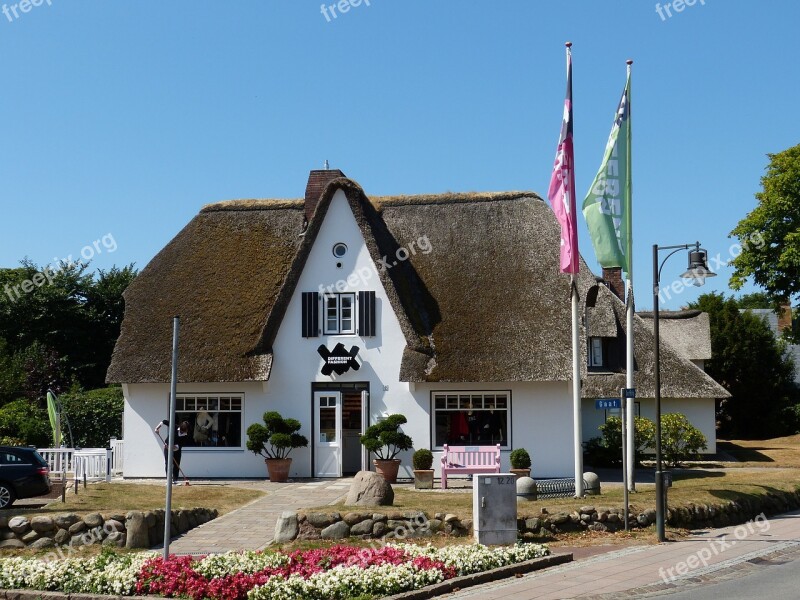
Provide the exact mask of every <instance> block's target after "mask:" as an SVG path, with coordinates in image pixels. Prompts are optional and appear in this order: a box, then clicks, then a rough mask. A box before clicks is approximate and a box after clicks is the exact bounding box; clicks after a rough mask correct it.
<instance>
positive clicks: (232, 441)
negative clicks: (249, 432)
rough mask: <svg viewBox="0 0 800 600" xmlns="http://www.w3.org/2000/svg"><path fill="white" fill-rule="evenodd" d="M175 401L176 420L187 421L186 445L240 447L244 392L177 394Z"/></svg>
mask: <svg viewBox="0 0 800 600" xmlns="http://www.w3.org/2000/svg"><path fill="white" fill-rule="evenodd" d="M175 400H176V411H175V412H176V417H177V420H178V421H179V422H181V421H188V422H189V428H190V431H191V442H190V443H189V444H187V446H188V447H191V446H194V447H202V448H240V447H241V446H242V404H243V402H244V395H243V394H236V395H234V394H226V395H197V394H179V395H178V396H177V398H176V399H175Z"/></svg>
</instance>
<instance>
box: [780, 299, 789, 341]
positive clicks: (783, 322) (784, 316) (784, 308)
mask: <svg viewBox="0 0 800 600" xmlns="http://www.w3.org/2000/svg"><path fill="white" fill-rule="evenodd" d="M787 329H788V330H789V331H791V330H792V304H791V303H790V302H784V303H783V304H781V310H780V311H778V335H781V334H782V333H783V332H784V331H785V330H787Z"/></svg>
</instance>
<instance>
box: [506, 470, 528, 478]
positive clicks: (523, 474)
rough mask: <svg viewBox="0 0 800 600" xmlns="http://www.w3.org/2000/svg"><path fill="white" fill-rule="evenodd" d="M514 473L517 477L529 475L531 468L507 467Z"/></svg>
mask: <svg viewBox="0 0 800 600" xmlns="http://www.w3.org/2000/svg"><path fill="white" fill-rule="evenodd" d="M509 470H510V471H511V472H512V473H513V474H514V475H516V476H517V479H519V478H520V477H530V476H531V470H530V469H509Z"/></svg>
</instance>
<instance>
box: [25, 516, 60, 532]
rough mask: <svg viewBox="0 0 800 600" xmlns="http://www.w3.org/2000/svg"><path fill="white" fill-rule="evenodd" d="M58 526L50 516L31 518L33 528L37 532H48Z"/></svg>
mask: <svg viewBox="0 0 800 600" xmlns="http://www.w3.org/2000/svg"><path fill="white" fill-rule="evenodd" d="M55 528H56V524H55V523H54V522H53V519H51V518H50V517H33V518H32V519H31V529H33V530H34V531H35V532H36V533H48V532H50V531H53V530H54V529H55Z"/></svg>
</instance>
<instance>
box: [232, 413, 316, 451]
mask: <svg viewBox="0 0 800 600" xmlns="http://www.w3.org/2000/svg"><path fill="white" fill-rule="evenodd" d="M263 421H264V424H263V425H262V424H261V423H253V424H252V425H250V427H248V428H247V449H248V450H250V451H251V452H253V453H255V454H260V455H261V456H263V457H264V458H267V459H275V458H279V459H283V458H288V456H289V453H290V452H291V451H292V450H293V449H294V448H305V447H306V446H308V438H306V437H305V436H304V435H300V434H299V433H297V432H298V431H300V428H301V427H302V425H301V424H300V421H298V420H297V419H284V418H283V417H282V416H281V415H280V413H277V412H275V411H274V410H273V411H269V412H265V413H264V417H263Z"/></svg>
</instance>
